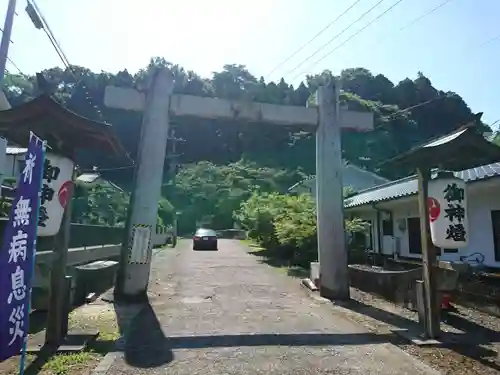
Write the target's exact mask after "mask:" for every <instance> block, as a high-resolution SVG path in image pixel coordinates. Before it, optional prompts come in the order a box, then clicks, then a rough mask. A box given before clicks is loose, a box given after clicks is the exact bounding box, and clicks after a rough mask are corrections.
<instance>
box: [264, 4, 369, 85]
mask: <svg viewBox="0 0 500 375" xmlns="http://www.w3.org/2000/svg"><path fill="white" fill-rule="evenodd" d="M361 1H362V0H357V1H355V2H354V3H353V4H351V6H349V7H348V8H347V9H346V10H344V11H343V12H342V13H341V14H340V15H339V16H338V17H337V18H335V19H334V20H333V21H331V22H330V23H329V24H328V25H326V26H325V27H324V28H322V29H321V30H320V31H319V32H318V33H317V34H316V35H314V36H313V37H312V38H311V39H310V40H309V41H308V42H306V43H304V44H303V45H302V46H301V47H299V49H297V50H296V51H295V52H294V53H292V54H291V55H290V56H288V57H287V58H286V59H285V60H283V61H282V62H280V63H279V64H278V65H276V66H275V67H274V68H273V69H272V70H271V71H270V72H269V73H267V74H266V77H269V76H270V75H271V74H273V73H274V72H275V71H276V70H278V69H279V68H281V67H282V66H283V65H285V64H286V63H287V62H288V61H290V60H291V59H292V58H293V57H294V56H296V55H297V54H298V53H299V52H300V51H302V50H303V49H304V48H305V47H307V46H308V45H309V44H310V43H311V42H312V41H314V40H315V39H316V38H317V37H319V36H320V35H321V34H323V33H324V32H325V31H326V30H328V29H329V28H330V27H331V26H332V25H333V24H334V23H335V22H337V21H338V20H339V19H340V18H341V17H342V16H343V15H345V14H346V13H347V12H349V11H350V10H351V9H352V8H354V7H355V6H356V4H358V3H359V2H361Z"/></svg>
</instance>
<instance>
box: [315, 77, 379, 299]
mask: <svg viewBox="0 0 500 375" xmlns="http://www.w3.org/2000/svg"><path fill="white" fill-rule="evenodd" d="M339 94H340V83H339V82H332V83H331V84H329V85H326V86H321V87H319V88H318V91H317V93H316V104H317V106H318V114H319V116H318V117H319V121H318V129H317V132H316V211H317V232H318V261H319V280H320V285H319V287H320V294H321V296H323V297H325V298H329V299H337V300H343V299H348V298H349V296H350V295H349V275H348V266H347V245H346V235H345V228H344V197H343V185H342V145H341V128H349V129H353V130H356V131H363V130H365V131H366V130H371V129H373V114H372V113H367V112H352V111H348V110H347V109H345V108H340V106H339Z"/></svg>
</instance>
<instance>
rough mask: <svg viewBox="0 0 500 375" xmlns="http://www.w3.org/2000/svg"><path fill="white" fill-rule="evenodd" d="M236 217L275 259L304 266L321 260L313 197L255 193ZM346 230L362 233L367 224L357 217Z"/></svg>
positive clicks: (347, 221)
mask: <svg viewBox="0 0 500 375" xmlns="http://www.w3.org/2000/svg"><path fill="white" fill-rule="evenodd" d="M234 216H235V219H236V220H237V221H238V222H239V223H240V225H241V226H242V227H243V228H244V229H246V230H247V231H248V236H249V237H250V239H252V240H254V241H256V242H258V243H259V245H261V246H263V247H265V248H266V249H267V250H268V251H269V252H270V253H271V254H272V255H273V256H276V257H279V258H281V259H282V260H286V261H290V262H291V263H293V264H294V265H302V266H306V265H308V264H309V262H311V261H315V260H317V234H316V204H315V201H314V199H313V198H312V197H311V196H310V195H308V194H302V195H298V196H291V195H283V194H278V193H270V194H266V193H253V194H252V196H251V197H250V198H249V199H248V200H247V201H245V202H243V203H242V204H241V207H240V210H239V211H238V212H236V213H235V215H234ZM345 229H346V231H349V232H361V231H364V230H365V225H364V223H363V221H362V220H361V219H358V218H356V219H353V220H346V222H345Z"/></svg>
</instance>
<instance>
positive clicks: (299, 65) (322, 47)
mask: <svg viewBox="0 0 500 375" xmlns="http://www.w3.org/2000/svg"><path fill="white" fill-rule="evenodd" d="M383 1H385V0H379V1H378V2H377V3H376V4H375V5H373V6H372V7H371V8H370V9H368V10H367V11H366V12H365V13H363V14H362V15H361V16H360V17H359V18H358V19H356V20H355V21H354V22H352V23H351V24H350V25H349V26H347V27H346V28H345V29H344V30H342V31H341V32H340V33H338V34H337V35H335V36H334V37H333V38H332V39H330V40H329V41H328V42H326V43H325V44H323V45H322V46H321V47H320V48H318V49H317V50H316V51H314V52H313V54H312V55H309V57H307V58H306V59H304V60H302V61H301V62H300V63H299V64H298V65H297V66H296V67H295V68H293V69H292V70H289V71H288V72H286V73H285V74H284V77H285V76H287V75H289V74H290V73H293V72H294V71H296V70H297V69H298V68H300V67H301V66H302V65H304V64H305V63H306V62H307V61H309V60H310V59H311V58H313V57H314V56H316V54H317V53H318V52H321V50H322V49H324V48H325V47H326V46H328V45H329V44H331V43H332V42H333V41H334V40H336V39H337V38H338V37H339V36H341V35H342V34H343V33H345V32H346V31H347V30H349V29H350V28H351V27H352V26H354V25H355V24H356V23H357V22H359V21H361V20H362V19H363V18H364V17H365V16H366V15H367V14H368V13H370V12H371V11H372V10H373V9H375V8H376V7H377V6H379V5H380V4H381V3H382V2H383ZM401 1H402V0H401Z"/></svg>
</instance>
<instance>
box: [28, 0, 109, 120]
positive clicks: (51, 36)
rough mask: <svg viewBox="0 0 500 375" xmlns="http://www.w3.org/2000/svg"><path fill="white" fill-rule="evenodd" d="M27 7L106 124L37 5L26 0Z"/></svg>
mask: <svg viewBox="0 0 500 375" xmlns="http://www.w3.org/2000/svg"><path fill="white" fill-rule="evenodd" d="M27 2H28V5H30V2H31V5H32V6H33V8H34V9H35V11H36V15H37V16H38V17H39V18H40V21H41V24H42V27H41V28H42V29H43V31H44V32H45V34H46V35H47V37H48V38H49V41H50V43H51V44H52V46H53V47H54V49H55V50H56V52H57V54H58V56H59V58H60V59H61V61H62V62H63V64H64V66H66V68H67V69H68V70H69V72H70V73H71V75H72V76H73V78H74V79H75V81H76V86H78V85H79V84H81V85H82V88H83V89H84V91H85V96H86V99H87V101H88V103H89V104H90V105H91V106H92V107H93V108H94V110H95V111H96V113H97V115H98V117H99V119H100V120H101V121H102V122H106V120H104V117H103V115H102V112H101V111H100V110H99V108H98V106H97V105H95V104H93V103H92V100H91V98H90V94H89V93H88V89H87V87H86V86H85V83H84V82H83V77H82V78H80V79H79V78H78V77H77V75H76V73H75V72H74V70H73V67H72V66H71V64H70V62H69V60H68V58H67V57H66V54H65V53H64V51H63V50H62V48H61V46H60V44H59V43H58V42H57V40H56V38H55V36H54V33H53V32H52V30H51V29H50V26H49V24H48V22H47V20H46V19H45V17H44V16H43V13H42V12H41V10H40V8H39V7H38V5H37V4H36V2H35V0H28V1H27Z"/></svg>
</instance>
